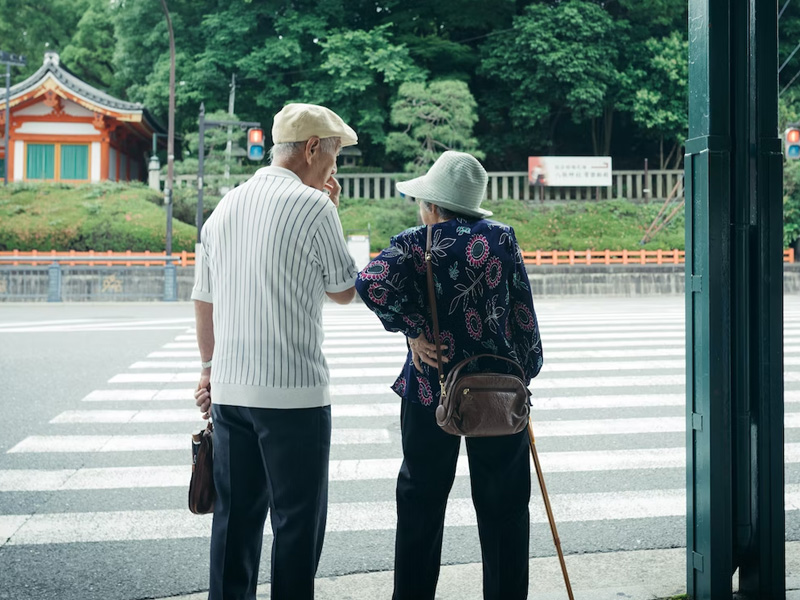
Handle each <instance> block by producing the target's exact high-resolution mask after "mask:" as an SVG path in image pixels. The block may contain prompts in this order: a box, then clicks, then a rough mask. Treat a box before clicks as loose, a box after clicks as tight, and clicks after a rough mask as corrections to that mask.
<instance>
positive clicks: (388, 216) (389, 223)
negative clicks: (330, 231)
mask: <svg viewBox="0 0 800 600" xmlns="http://www.w3.org/2000/svg"><path fill="white" fill-rule="evenodd" d="M418 212H419V206H418V205H417V204H415V203H413V202H409V201H408V200H402V199H400V198H387V199H383V200H367V199H363V198H352V199H344V200H343V201H342V203H341V205H340V206H339V219H340V220H341V222H342V229H344V230H345V233H346V232H347V231H364V230H366V229H367V227H369V228H370V230H371V233H370V250H371V251H372V252H379V251H380V250H382V249H383V248H385V247H386V246H388V245H389V240H390V239H391V237H392V236H393V235H395V234H398V233H400V232H401V231H404V230H406V229H408V228H409V227H414V226H415V225H416V224H417V215H418Z"/></svg>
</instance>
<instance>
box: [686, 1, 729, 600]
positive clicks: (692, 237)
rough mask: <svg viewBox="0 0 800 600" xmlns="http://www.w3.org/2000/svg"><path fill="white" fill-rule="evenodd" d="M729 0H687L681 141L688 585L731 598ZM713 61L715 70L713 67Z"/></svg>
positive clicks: (700, 593)
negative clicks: (685, 110) (685, 113)
mask: <svg viewBox="0 0 800 600" xmlns="http://www.w3.org/2000/svg"><path fill="white" fill-rule="evenodd" d="M730 1H731V0H690V1H689V40H690V43H689V139H688V140H687V142H686V161H685V168H686V200H687V201H686V347H687V355H686V394H687V398H686V417H687V423H686V447H687V474H686V475H687V482H686V487H687V490H686V501H687V519H686V525H687V532H686V542H687V548H686V554H687V589H688V592H689V596H690V597H691V598H693V599H694V600H718V599H721V598H726V597H727V598H730V597H731V591H732V590H731V575H732V573H733V563H734V561H733V555H732V552H733V534H732V522H733V507H732V498H731V491H732V485H733V483H732V477H731V465H732V461H731V452H730V450H731V420H732V417H731V406H730V377H731V372H730V368H731V364H730V361H731V356H730V352H731V347H730V346H731V342H730V321H731V317H730V284H731V282H730V205H729V200H728V199H729V197H730V191H731V190H730V187H731V131H730V121H731V118H730V110H731V97H730V90H731V82H730V71H729V69H728V68H722V67H723V66H724V67H727V66H728V65H729V60H730V57H729V56H728V51H729V49H730V44H731V40H730V32H729V29H728V18H729V3H730ZM712 64H713V65H715V67H714V68H712V67H711V65H712Z"/></svg>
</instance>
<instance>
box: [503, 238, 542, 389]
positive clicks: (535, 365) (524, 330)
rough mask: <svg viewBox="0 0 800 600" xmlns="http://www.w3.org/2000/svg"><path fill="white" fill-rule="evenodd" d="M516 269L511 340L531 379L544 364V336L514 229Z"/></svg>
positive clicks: (511, 304) (511, 299)
mask: <svg viewBox="0 0 800 600" xmlns="http://www.w3.org/2000/svg"><path fill="white" fill-rule="evenodd" d="M511 242H512V246H513V247H512V252H513V256H514V269H513V270H512V271H511V280H510V281H509V282H508V286H509V290H510V302H509V304H510V306H511V316H510V324H511V332H512V333H511V340H512V344H513V347H514V353H515V354H516V355H517V358H518V360H519V363H520V365H522V369H523V370H524V371H525V376H526V377H528V378H530V379H532V378H534V377H536V376H537V375H538V374H539V371H540V370H541V368H542V364H543V363H544V354H543V353H542V339H541V337H540V336H539V321H538V320H537V319H536V311H535V310H534V308H533V295H532V294H531V284H530V281H529V280H528V271H527V270H526V269H525V262H524V260H523V258H522V251H521V250H520V247H519V244H517V239H516V237H515V236H514V232H513V230H512V232H511Z"/></svg>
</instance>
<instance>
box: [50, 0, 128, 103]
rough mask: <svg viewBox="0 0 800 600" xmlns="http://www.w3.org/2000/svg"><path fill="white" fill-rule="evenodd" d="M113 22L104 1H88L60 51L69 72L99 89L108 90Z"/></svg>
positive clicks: (106, 0)
mask: <svg viewBox="0 0 800 600" xmlns="http://www.w3.org/2000/svg"><path fill="white" fill-rule="evenodd" d="M114 43H115V41H114V21H113V19H112V13H111V5H110V3H109V2H108V0H89V4H88V7H87V9H86V12H84V13H83V15H82V16H81V19H80V21H78V25H77V27H76V29H75V33H73V34H72V39H71V40H70V42H69V44H68V45H67V46H66V47H65V48H64V50H63V51H62V52H61V60H63V61H64V64H65V65H68V68H69V69H70V71H72V72H73V73H75V75H77V76H78V77H80V78H81V79H83V80H84V81H86V82H88V83H90V84H91V85H93V86H96V87H99V88H100V89H108V88H109V87H110V86H111V83H112V81H113V78H114V65H113V64H112V62H111V55H110V53H109V48H113V47H114Z"/></svg>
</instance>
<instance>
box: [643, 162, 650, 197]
mask: <svg viewBox="0 0 800 600" xmlns="http://www.w3.org/2000/svg"><path fill="white" fill-rule="evenodd" d="M642 187H644V189H643V190H642V195H643V196H644V201H645V202H650V178H649V177H648V172H647V159H646V158H645V159H644V186H642Z"/></svg>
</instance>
